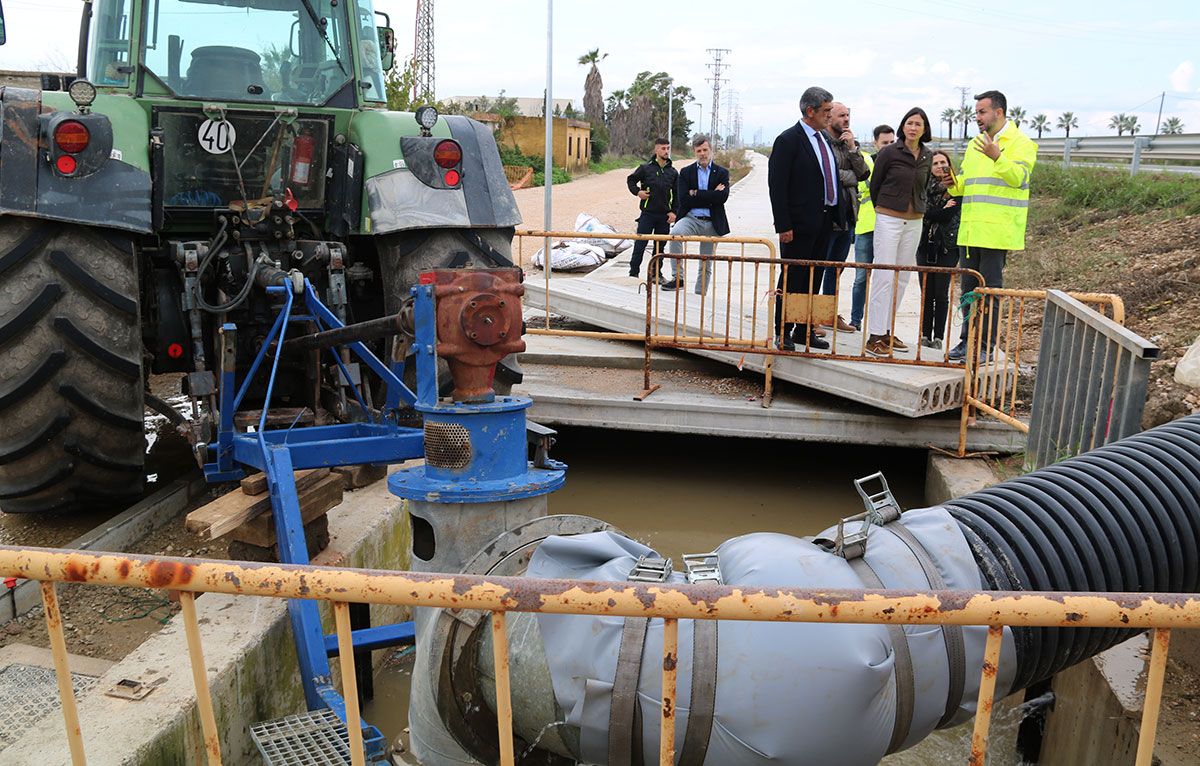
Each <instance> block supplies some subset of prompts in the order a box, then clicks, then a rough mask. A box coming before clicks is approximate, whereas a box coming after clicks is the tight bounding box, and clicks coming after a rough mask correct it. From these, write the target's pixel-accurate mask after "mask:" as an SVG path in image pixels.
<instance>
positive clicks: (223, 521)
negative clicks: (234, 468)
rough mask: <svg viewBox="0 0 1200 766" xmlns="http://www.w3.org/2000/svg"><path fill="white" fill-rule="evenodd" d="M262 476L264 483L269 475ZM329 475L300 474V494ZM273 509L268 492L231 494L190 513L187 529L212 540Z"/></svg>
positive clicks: (320, 470) (320, 472)
mask: <svg viewBox="0 0 1200 766" xmlns="http://www.w3.org/2000/svg"><path fill="white" fill-rule="evenodd" d="M259 476H262V477H263V481H264V482H265V481H266V475H265V474H259ZM328 476H329V469H328V468H313V469H311V470H308V471H297V472H296V491H298V492H301V493H302V492H303V491H304V490H305V489H307V488H308V487H311V486H313V485H314V484H316V483H317V482H319V481H320V480H321V479H324V478H326V477H328ZM338 478H339V479H340V478H341V477H338ZM270 510H271V496H270V495H269V494H266V493H265V492H264V493H263V494H260V495H247V494H246V493H245V492H229V493H227V494H224V495H221V496H220V497H218V498H217V499H216V500H213V501H212V502H211V503H208V504H207V505H202V506H200V507H199V508H197V509H196V510H194V511H192V512H191V513H189V514H188V515H187V520H186V521H185V522H184V526H185V527H186V528H187V530H188V531H189V532H194V533H195V534H198V535H200V536H202V537H204V538H205V539H208V540H214V539H216V538H218V537H221V536H222V535H226V534H229V533H230V532H232V531H233V530H235V529H237V528H238V527H239V526H241V525H242V524H244V523H245V522H247V521H249V520H250V519H253V518H254V517H255V516H258V515H259V514H262V513H266V512H267V511H270Z"/></svg>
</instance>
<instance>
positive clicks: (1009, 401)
mask: <svg viewBox="0 0 1200 766" xmlns="http://www.w3.org/2000/svg"><path fill="white" fill-rule="evenodd" d="M973 292H974V293H975V296H976V297H974V298H971V297H970V295H969V294H968V301H969V302H968V303H967V306H968V312H969V318H968V326H967V359H966V362H967V364H966V370H965V375H966V378H965V381H964V396H963V403H962V418H961V426H960V428H959V442H958V455H959V457H965V456H966V454H967V428H968V426H969V425H970V423H971V422H973V419H974V413H975V412H980V413H983V414H985V415H988V416H990V417H992V418H995V419H996V420H999V421H1000V422H1002V423H1005V424H1006V425H1009V426H1011V427H1012V428H1015V429H1017V430H1018V431H1021V432H1022V433H1026V434H1028V433H1029V432H1030V426H1029V423H1028V422H1027V420H1025V418H1028V417H1029V416H1030V415H1031V413H1032V412H1033V411H1034V410H1036V409H1037V407H1038V406H1039V396H1038V395H1037V391H1029V390H1028V389H1026V390H1022V389H1021V382H1022V372H1023V371H1025V369H1027V368H1023V367H1022V363H1021V359H1022V357H1023V356H1028V355H1029V353H1030V352H1031V351H1033V350H1037V351H1038V352H1039V354H1040V353H1041V352H1042V350H1043V349H1044V348H1045V346H1044V345H1043V344H1044V341H1040V340H1037V339H1035V338H1030V337H1027V335H1028V334H1029V333H1030V328H1034V327H1036V326H1037V325H1038V323H1041V324H1042V326H1043V327H1045V323H1046V322H1047V318H1046V316H1047V309H1046V307H1045V306H1046V302H1047V300H1048V299H1049V296H1050V294H1051V293H1052V292H1056V293H1058V294H1059V295H1064V296H1066V297H1067V298H1068V299H1069V300H1072V301H1074V302H1076V303H1078V304H1079V305H1080V306H1085V305H1086V307H1090V309H1092V311H1091V313H1092V315H1093V316H1095V317H1099V318H1100V319H1102V320H1103V321H1104V322H1106V323H1107V324H1108V325H1111V326H1114V327H1120V326H1121V325H1122V324H1123V323H1124V322H1125V304H1124V302H1123V301H1122V300H1121V298H1120V296H1118V295H1113V294H1111V293H1061V292H1058V291H1049V290H1015V289H1011V288H997V287H979V288H976V289H975V290H974V291H973ZM1086 307H1085V309H1084V310H1089V309H1088V308H1086ZM1126 332H1127V331H1126ZM1129 335H1132V333H1129ZM1042 337H1043V338H1044V337H1045V336H1044V335H1043V336H1042ZM1134 337H1136V336H1134ZM1036 369H1037V373H1038V374H1037V376H1036V383H1035V386H1039V385H1045V384H1048V383H1049V382H1050V381H1051V380H1052V379H1053V378H1054V374H1055V373H1054V371H1053V365H1052V364H1051V366H1050V367H1043V366H1042V365H1041V364H1040V363H1039V364H1038V367H1037V368H1036ZM1041 390H1043V391H1044V390H1045V389H1041ZM1040 398H1045V394H1044V393H1043V395H1042V397H1040Z"/></svg>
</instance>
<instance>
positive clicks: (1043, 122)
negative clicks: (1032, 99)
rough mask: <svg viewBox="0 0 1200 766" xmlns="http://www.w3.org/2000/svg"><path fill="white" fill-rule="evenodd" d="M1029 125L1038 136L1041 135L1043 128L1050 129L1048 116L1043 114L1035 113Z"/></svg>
mask: <svg viewBox="0 0 1200 766" xmlns="http://www.w3.org/2000/svg"><path fill="white" fill-rule="evenodd" d="M1029 127H1031V128H1033V129H1034V130H1036V131H1037V132H1038V138H1041V137H1042V131H1043V130H1050V118H1049V117H1047V116H1046V115H1044V114H1038V115H1035V116H1034V118H1033V121H1032V122H1030V123H1029Z"/></svg>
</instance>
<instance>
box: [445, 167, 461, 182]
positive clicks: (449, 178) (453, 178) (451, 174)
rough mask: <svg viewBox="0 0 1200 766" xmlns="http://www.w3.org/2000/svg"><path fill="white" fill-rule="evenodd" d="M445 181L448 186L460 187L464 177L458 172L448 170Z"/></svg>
mask: <svg viewBox="0 0 1200 766" xmlns="http://www.w3.org/2000/svg"><path fill="white" fill-rule="evenodd" d="M443 180H445V182H446V185H447V186H458V182H459V181H461V180H462V176H460V175H459V174H458V171H457V170H447V171H446V175H445V177H444V179H443Z"/></svg>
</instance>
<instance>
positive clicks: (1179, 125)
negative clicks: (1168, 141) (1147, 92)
mask: <svg viewBox="0 0 1200 766" xmlns="http://www.w3.org/2000/svg"><path fill="white" fill-rule="evenodd" d="M1159 132H1160V133H1164V134H1166V135H1168V136H1174V135H1178V134H1180V133H1182V132H1183V122H1182V121H1181V120H1180V119H1179V118H1178V117H1168V118H1167V119H1166V120H1163V124H1162V127H1161V128H1160V129H1159Z"/></svg>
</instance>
